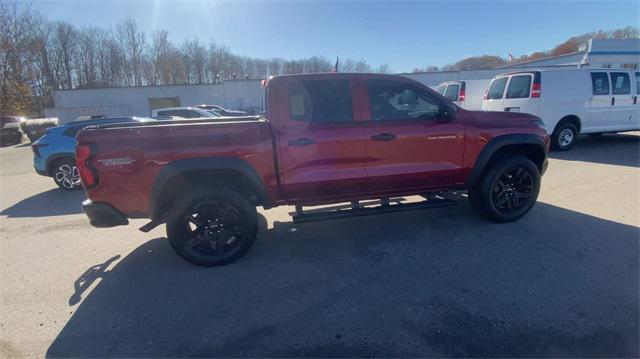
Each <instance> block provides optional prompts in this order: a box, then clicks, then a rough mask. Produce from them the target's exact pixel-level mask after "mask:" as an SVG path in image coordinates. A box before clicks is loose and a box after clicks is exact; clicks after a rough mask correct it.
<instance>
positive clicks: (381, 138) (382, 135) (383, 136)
mask: <svg viewBox="0 0 640 359" xmlns="http://www.w3.org/2000/svg"><path fill="white" fill-rule="evenodd" d="M371 139H372V140H374V141H392V140H395V139H396V135H394V134H392V133H380V134H377V135H373V136H371Z"/></svg>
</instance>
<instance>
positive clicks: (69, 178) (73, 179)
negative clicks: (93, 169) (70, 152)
mask: <svg viewBox="0 0 640 359" xmlns="http://www.w3.org/2000/svg"><path fill="white" fill-rule="evenodd" d="M51 176H52V177H53V181H54V182H55V183H56V184H57V185H58V187H60V188H62V189H63V190H66V191H75V190H79V189H80V188H82V183H80V172H79V171H78V167H76V162H75V161H74V160H73V159H72V158H65V159H62V160H60V161H58V162H56V163H55V165H54V168H53V170H52V171H51Z"/></svg>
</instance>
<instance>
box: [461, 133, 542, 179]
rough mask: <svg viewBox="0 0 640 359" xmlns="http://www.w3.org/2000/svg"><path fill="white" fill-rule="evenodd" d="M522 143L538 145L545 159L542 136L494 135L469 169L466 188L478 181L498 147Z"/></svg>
mask: <svg viewBox="0 0 640 359" xmlns="http://www.w3.org/2000/svg"><path fill="white" fill-rule="evenodd" d="M524 144H533V145H538V146H540V149H541V150H542V151H543V152H544V154H545V161H546V157H547V152H546V151H545V146H544V141H543V140H542V138H540V136H537V135H534V134H510V135H502V136H498V137H495V138H493V139H492V140H491V141H489V143H487V144H486V145H485V146H484V148H483V149H482V151H481V152H480V155H478V158H476V163H475V164H474V166H473V169H472V170H471V174H470V175H469V177H468V178H467V182H466V186H467V188H471V187H473V186H474V185H475V184H476V183H477V182H478V180H479V179H480V175H482V172H483V171H484V169H485V167H486V166H487V164H488V163H489V160H490V159H491V156H493V154H494V153H496V152H497V151H498V150H499V149H500V148H502V147H504V146H508V145H524ZM544 167H545V166H544V163H543V168H542V169H541V172H543V170H544V169H545V168H544Z"/></svg>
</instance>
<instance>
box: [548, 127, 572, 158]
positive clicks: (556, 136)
mask: <svg viewBox="0 0 640 359" xmlns="http://www.w3.org/2000/svg"><path fill="white" fill-rule="evenodd" d="M564 130H570V131H571V132H573V141H571V143H569V144H568V145H566V146H563V145H561V144H560V134H561V133H562V131H564ZM551 137H552V144H553V149H554V150H557V151H567V150H569V149H571V147H573V145H574V144H575V143H576V139H577V138H578V128H577V127H576V126H575V125H574V124H572V123H562V124H560V125H558V127H556V129H555V131H553V135H552V136H551Z"/></svg>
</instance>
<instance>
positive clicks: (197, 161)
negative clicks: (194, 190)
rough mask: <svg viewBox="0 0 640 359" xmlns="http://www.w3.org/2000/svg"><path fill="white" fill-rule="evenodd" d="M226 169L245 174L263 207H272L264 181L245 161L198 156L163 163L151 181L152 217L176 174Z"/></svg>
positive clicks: (154, 217) (150, 210) (150, 200)
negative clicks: (168, 184) (163, 192)
mask: <svg viewBox="0 0 640 359" xmlns="http://www.w3.org/2000/svg"><path fill="white" fill-rule="evenodd" d="M201 170H204V171H208V170H226V171H235V172H238V173H240V174H241V175H243V176H245V177H246V178H247V180H248V181H249V183H251V185H252V186H253V188H255V190H256V195H257V196H258V199H259V200H260V202H261V203H262V206H263V207H264V208H265V209H269V208H271V207H273V204H272V201H271V198H269V196H268V195H267V191H266V188H265V186H264V183H263V182H262V180H261V179H260V176H258V173H257V172H256V170H255V169H254V168H253V167H252V166H251V165H250V164H249V163H247V162H246V161H244V160H242V159H239V158H235V157H198V158H188V159H183V160H176V161H173V162H170V163H168V164H167V165H165V166H164V167H163V168H162V169H161V170H160V172H159V173H158V175H157V176H156V179H155V181H154V183H153V187H152V188H151V196H150V199H149V212H150V214H151V218H152V219H158V218H157V217H158V216H159V214H158V213H156V210H157V208H156V207H157V204H158V202H159V200H160V196H161V195H162V191H163V189H164V187H165V185H166V184H167V183H168V182H169V181H170V180H171V179H172V178H174V176H176V175H180V174H181V173H185V172H191V171H201Z"/></svg>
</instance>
